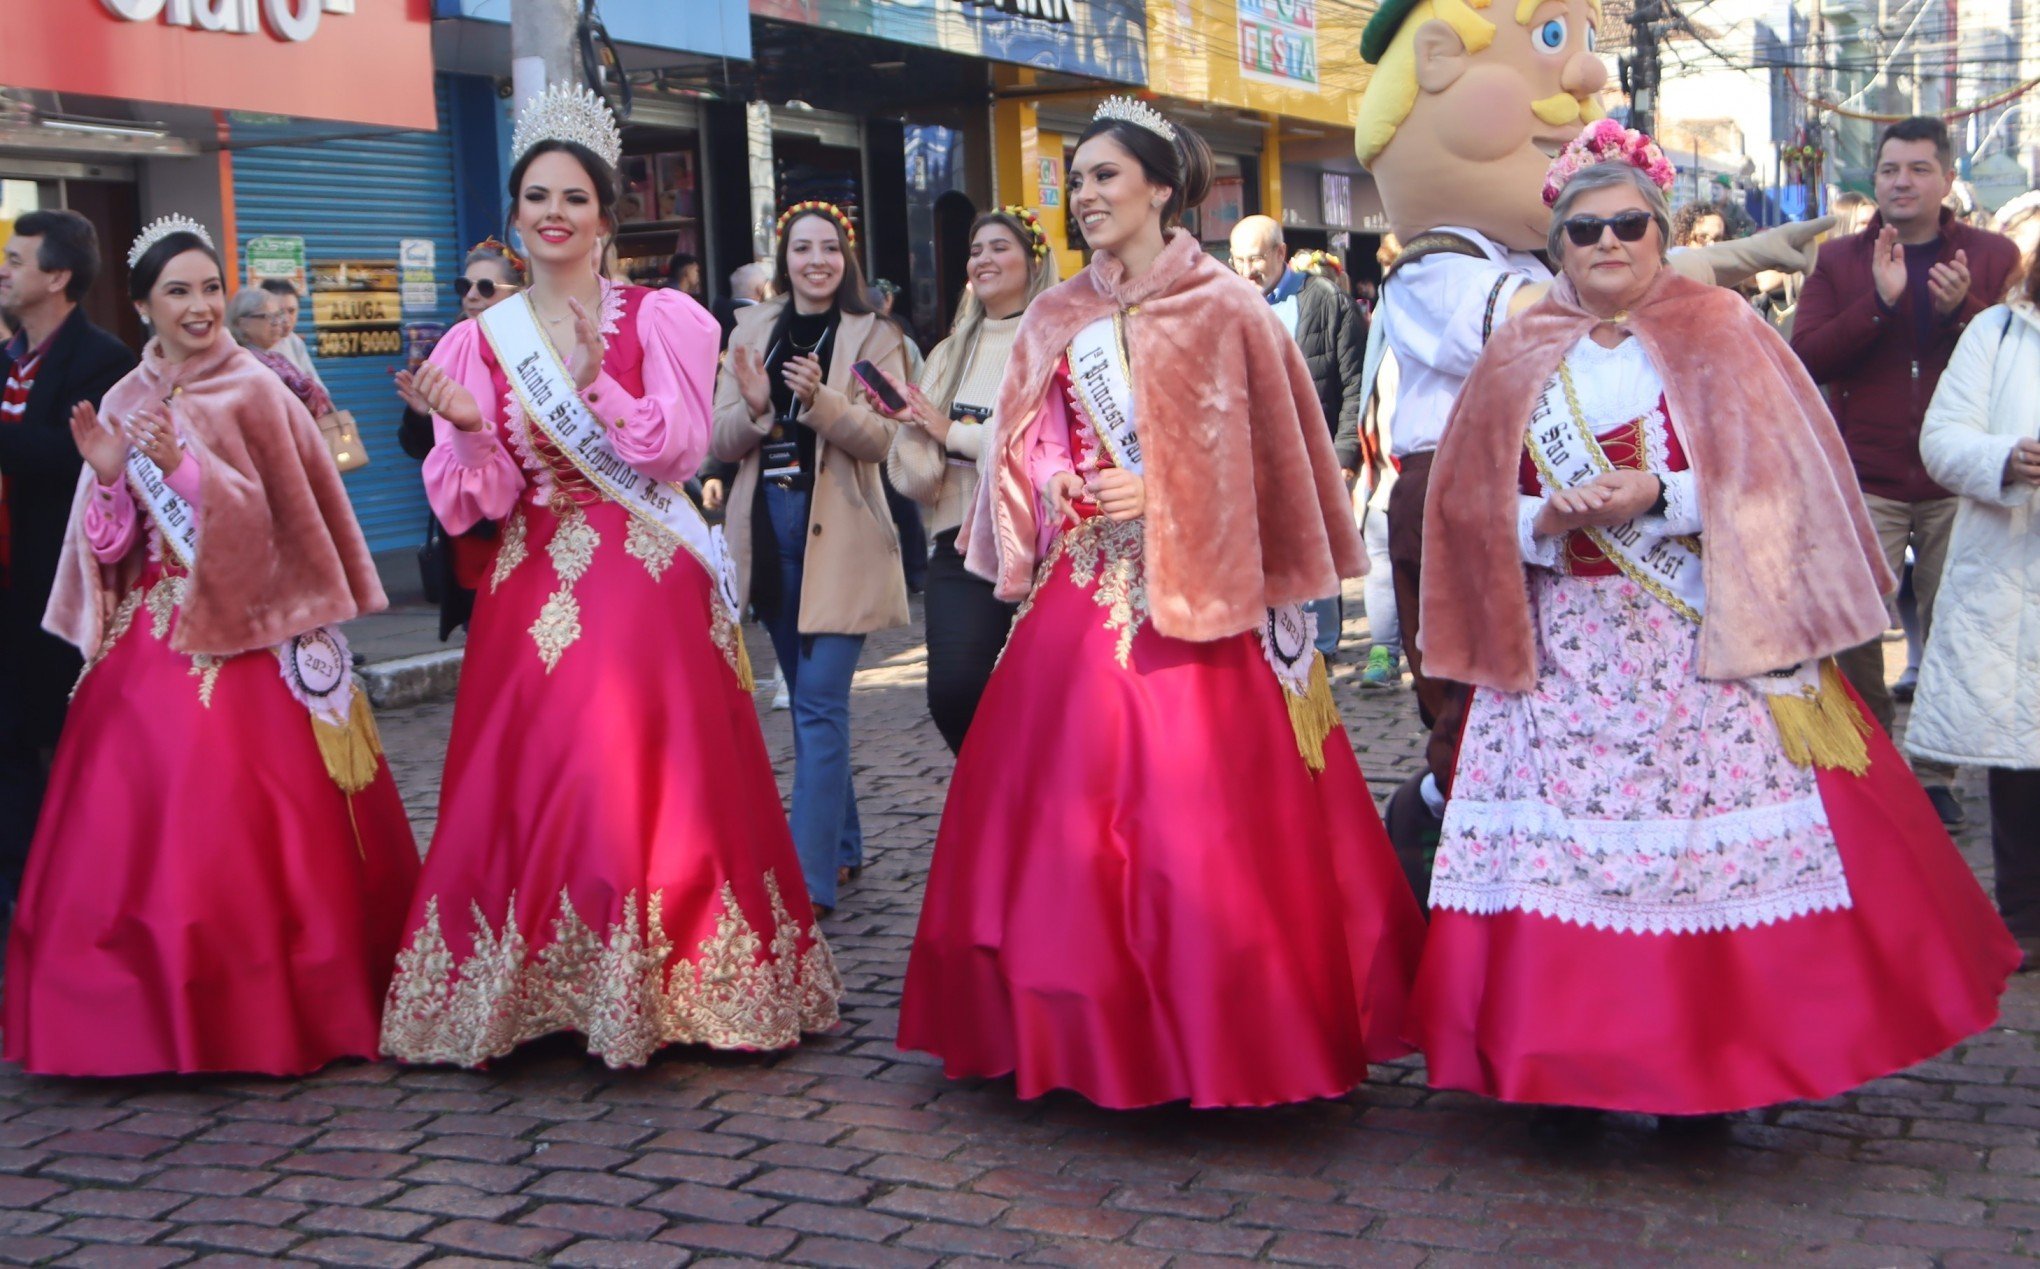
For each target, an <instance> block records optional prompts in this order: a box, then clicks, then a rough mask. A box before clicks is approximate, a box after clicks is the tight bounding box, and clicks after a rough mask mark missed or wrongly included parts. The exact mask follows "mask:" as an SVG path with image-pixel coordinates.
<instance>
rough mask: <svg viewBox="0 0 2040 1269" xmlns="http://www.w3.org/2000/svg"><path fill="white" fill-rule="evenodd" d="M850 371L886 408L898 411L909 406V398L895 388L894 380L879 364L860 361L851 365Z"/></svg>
mask: <svg viewBox="0 0 2040 1269" xmlns="http://www.w3.org/2000/svg"><path fill="white" fill-rule="evenodd" d="M850 373H851V374H853V375H856V376H857V379H858V382H860V383H862V384H863V385H864V387H865V390H866V391H867V392H869V393H871V395H872V396H873V397H875V398H876V399H877V401H878V403H879V404H880V405H882V406H884V407H885V408H886V409H888V410H892V411H894V412H895V413H897V412H898V411H900V410H904V409H906V408H907V399H906V398H905V397H903V396H901V395H900V394H899V390H898V389H896V388H894V387H893V386H892V382H891V381H890V380H889V379H887V378H886V377H885V372H884V371H882V370H880V369H879V368H878V367H877V366H874V365H872V364H871V363H870V362H868V361H860V362H858V363H857V364H856V365H854V366H851V367H850Z"/></svg>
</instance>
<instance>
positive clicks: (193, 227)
mask: <svg viewBox="0 0 2040 1269" xmlns="http://www.w3.org/2000/svg"><path fill="white" fill-rule="evenodd" d="M171 234H192V235H195V236H196V237H197V238H198V240H199V241H200V242H202V243H204V244H205V245H206V246H208V247H210V246H212V245H213V240H212V235H211V234H209V233H207V232H206V231H205V226H204V225H201V224H199V223H198V222H197V221H195V220H193V219H192V218H191V217H189V216H165V217H163V218H162V219H161V220H157V221H152V222H151V223H150V224H149V225H148V227H147V228H145V229H143V230H142V232H141V236H140V237H138V238H136V239H135V245H134V246H132V247H129V248H128V268H130V269H132V268H134V267H135V266H136V265H137V264H139V263H141V259H142V257H143V256H145V255H147V254H148V251H149V248H150V247H153V246H155V245H156V244H157V243H159V242H161V241H163V240H164V239H165V238H168V237H169V236H170V235H171Z"/></svg>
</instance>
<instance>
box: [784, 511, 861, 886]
mask: <svg viewBox="0 0 2040 1269" xmlns="http://www.w3.org/2000/svg"><path fill="white" fill-rule="evenodd" d="M759 492H760V493H761V494H762V495H763V496H764V498H765V512H766V515H767V516H768V517H769V518H770V520H771V523H772V537H773V542H772V543H771V544H770V545H772V546H775V547H776V548H777V549H778V551H779V612H778V615H777V616H776V617H775V618H774V619H773V620H771V621H769V622H767V623H766V626H765V629H766V633H767V634H769V635H770V636H771V637H772V651H773V653H774V655H776V656H777V657H778V658H779V671H780V673H781V674H782V675H784V676H785V678H786V690H787V693H788V694H789V695H790V696H791V697H792V698H793V808H792V810H791V811H790V812H789V814H788V816H787V819H788V822H789V824H790V826H791V827H792V829H793V848H794V850H795V852H797V853H798V854H799V856H800V870H801V874H802V875H803V876H804V877H805V878H806V879H807V889H808V898H809V900H811V901H812V902H814V903H818V904H821V905H823V906H825V907H830V908H833V907H835V906H836V870H837V869H838V868H857V867H861V866H863V863H864V831H863V829H862V828H860V827H859V826H858V823H857V786H856V783H855V780H854V778H853V777H852V775H851V772H850V680H851V677H852V676H853V675H855V674H856V673H857V658H858V656H859V654H861V653H862V652H863V651H864V636H863V635H838V634H815V635H804V634H801V633H800V581H801V569H802V567H803V565H804V564H805V562H806V558H807V522H808V495H807V494H806V493H804V492H800V491H796V490H791V489H781V488H779V487H778V486H776V485H771V484H767V485H764V486H762V487H761V488H760V490H759ZM767 545H768V544H764V543H761V544H759V548H758V549H760V550H763V549H766V547H767Z"/></svg>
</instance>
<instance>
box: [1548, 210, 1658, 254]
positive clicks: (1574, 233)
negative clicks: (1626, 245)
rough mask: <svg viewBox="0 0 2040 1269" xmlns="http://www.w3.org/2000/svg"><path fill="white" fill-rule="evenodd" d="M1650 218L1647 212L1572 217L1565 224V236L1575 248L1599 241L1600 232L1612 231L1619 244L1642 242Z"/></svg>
mask: <svg viewBox="0 0 2040 1269" xmlns="http://www.w3.org/2000/svg"><path fill="white" fill-rule="evenodd" d="M1652 219H1653V218H1652V216H1651V214H1650V213H1649V212H1647V211H1626V212H1616V213H1615V214H1614V215H1613V216H1574V217H1572V218H1571V219H1570V220H1568V221H1566V222H1565V236H1566V237H1568V238H1570V239H1572V245H1573V246H1575V247H1591V246H1593V245H1594V244H1595V243H1597V242H1599V241H1601V231H1602V230H1603V229H1612V230H1614V231H1615V237H1616V239H1617V240H1619V241H1621V242H1642V241H1643V235H1644V231H1645V230H1647V229H1649V228H1650V222H1651V220H1652Z"/></svg>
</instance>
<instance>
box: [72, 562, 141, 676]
mask: <svg viewBox="0 0 2040 1269" xmlns="http://www.w3.org/2000/svg"><path fill="white" fill-rule="evenodd" d="M145 595H146V592H145V591H143V589H142V588H141V587H139V586H137V587H135V588H134V589H133V590H131V591H129V592H128V593H127V594H125V595H123V596H121V600H120V605H119V606H118V607H116V608H115V609H114V610H113V616H112V617H110V618H108V619H107V622H106V629H105V630H104V631H103V632H102V633H101V634H100V636H99V647H98V648H97V649H96V650H94V652H93V653H92V655H91V656H90V657H89V658H87V660H86V662H85V668H84V669H81V670H79V671H78V681H77V682H76V683H73V684H71V696H72V697H73V698H74V699H75V698H76V697H77V695H78V686H79V684H81V683H83V682H84V681H85V676H86V675H88V674H90V673H92V670H93V667H95V666H97V665H98V664H99V663H100V662H101V661H104V660H106V658H107V655H108V654H109V653H111V652H112V651H113V645H114V644H116V643H119V642H120V640H121V636H122V635H124V634H126V633H127V632H128V631H129V630H131V629H133V628H134V624H135V614H136V613H139V612H140V611H141V610H142V603H143V599H144V597H145Z"/></svg>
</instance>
